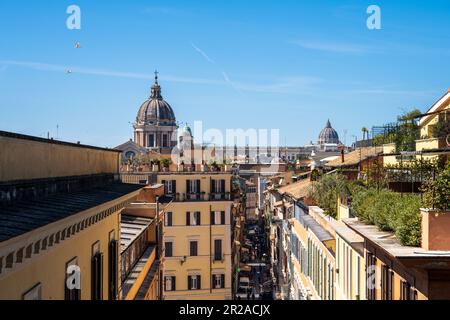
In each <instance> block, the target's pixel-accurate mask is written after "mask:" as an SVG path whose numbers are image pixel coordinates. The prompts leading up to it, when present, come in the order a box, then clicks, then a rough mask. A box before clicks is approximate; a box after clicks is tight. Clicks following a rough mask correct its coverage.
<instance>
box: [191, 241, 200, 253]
mask: <svg viewBox="0 0 450 320" xmlns="http://www.w3.org/2000/svg"><path fill="white" fill-rule="evenodd" d="M189 255H190V256H191V257H196V256H198V241H189Z"/></svg>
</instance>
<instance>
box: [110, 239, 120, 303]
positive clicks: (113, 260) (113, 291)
mask: <svg viewBox="0 0 450 320" xmlns="http://www.w3.org/2000/svg"><path fill="white" fill-rule="evenodd" d="M108 269H109V299H110V300H115V299H116V297H117V272H118V268H117V240H112V241H111V242H110V244H109V266H108Z"/></svg>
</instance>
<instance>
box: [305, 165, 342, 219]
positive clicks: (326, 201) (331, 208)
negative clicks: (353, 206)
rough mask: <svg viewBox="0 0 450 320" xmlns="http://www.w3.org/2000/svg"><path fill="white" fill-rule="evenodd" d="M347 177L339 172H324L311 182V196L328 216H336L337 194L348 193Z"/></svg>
mask: <svg viewBox="0 0 450 320" xmlns="http://www.w3.org/2000/svg"><path fill="white" fill-rule="evenodd" d="M348 194H349V191H348V182H347V178H346V177H345V176H343V175H340V174H326V175H324V176H322V178H321V179H320V181H319V182H317V183H314V184H313V189H312V197H313V199H314V201H315V202H316V203H317V205H318V206H319V207H321V208H322V209H323V210H324V211H325V213H326V214H327V215H329V216H332V217H334V218H335V217H336V216H337V199H338V197H339V195H348Z"/></svg>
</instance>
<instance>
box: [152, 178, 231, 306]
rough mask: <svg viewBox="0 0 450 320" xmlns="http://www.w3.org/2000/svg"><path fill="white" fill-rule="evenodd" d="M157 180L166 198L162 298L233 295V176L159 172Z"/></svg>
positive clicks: (200, 297) (223, 297) (217, 297)
mask: <svg viewBox="0 0 450 320" xmlns="http://www.w3.org/2000/svg"><path fill="white" fill-rule="evenodd" d="M157 180H158V181H157V182H158V183H161V184H163V185H164V186H165V199H166V202H167V206H166V207H165V217H164V236H163V243H164V255H165V257H164V266H163V269H164V271H163V272H164V277H163V292H164V293H163V295H164V299H167V300H180V299H182V300H184V299H192V300H195V299H215V300H223V299H231V298H232V289H231V288H232V262H231V261H232V252H231V239H232V237H231V219H232V217H231V209H232V206H233V202H232V201H231V196H230V194H231V174H230V173H226V172H168V173H164V172H161V173H159V174H158V177H157ZM161 201H163V200H161Z"/></svg>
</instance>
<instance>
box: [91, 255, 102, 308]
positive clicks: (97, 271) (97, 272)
mask: <svg viewBox="0 0 450 320" xmlns="http://www.w3.org/2000/svg"><path fill="white" fill-rule="evenodd" d="M91 265H92V266H91V284H92V292H91V299H92V300H102V298H103V253H101V252H97V253H96V254H95V255H94V256H93V257H92V261H91Z"/></svg>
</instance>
